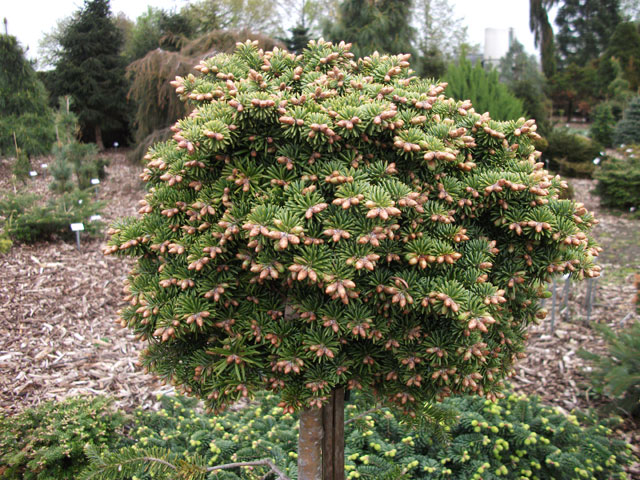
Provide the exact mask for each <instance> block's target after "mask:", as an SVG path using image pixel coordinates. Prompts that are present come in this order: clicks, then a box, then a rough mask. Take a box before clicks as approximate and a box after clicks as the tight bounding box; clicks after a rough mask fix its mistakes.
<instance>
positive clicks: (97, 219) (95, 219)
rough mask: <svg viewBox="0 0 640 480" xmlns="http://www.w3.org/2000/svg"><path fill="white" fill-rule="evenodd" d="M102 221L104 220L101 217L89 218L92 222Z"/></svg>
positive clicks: (93, 216) (92, 216)
mask: <svg viewBox="0 0 640 480" xmlns="http://www.w3.org/2000/svg"><path fill="white" fill-rule="evenodd" d="M100 220H102V217H101V216H100V215H91V216H90V217H89V221H90V222H98V221H100Z"/></svg>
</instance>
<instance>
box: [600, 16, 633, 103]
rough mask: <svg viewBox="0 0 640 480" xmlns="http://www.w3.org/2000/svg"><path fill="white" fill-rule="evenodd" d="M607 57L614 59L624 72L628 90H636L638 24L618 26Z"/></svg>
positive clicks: (612, 36) (630, 23)
mask: <svg viewBox="0 0 640 480" xmlns="http://www.w3.org/2000/svg"><path fill="white" fill-rule="evenodd" d="M606 55H607V56H608V57H615V58H616V59H617V60H618V61H619V62H620V65H621V67H622V69H623V71H624V76H625V79H626V80H627V81H628V82H629V86H630V89H631V90H633V91H637V90H638V86H639V85H640V65H639V64H638V60H640V33H639V32H638V24H636V23H633V22H623V23H620V24H618V26H617V27H616V29H615V30H614V32H613V34H612V35H611V38H609V46H608V48H607V51H606Z"/></svg>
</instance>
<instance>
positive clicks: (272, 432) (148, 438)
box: [83, 394, 632, 480]
mask: <svg viewBox="0 0 640 480" xmlns="http://www.w3.org/2000/svg"><path fill="white" fill-rule="evenodd" d="M258 397H259V398H258V400H259V404H258V403H251V404H248V405H247V406H245V407H243V408H237V409H231V410H229V411H227V412H225V413H223V414H221V415H218V416H212V415H206V414H203V413H199V411H198V410H197V409H196V408H195V407H196V405H197V403H196V401H194V400H191V399H186V398H183V397H175V398H173V397H164V398H162V399H161V401H162V405H163V408H162V409H161V410H160V411H159V412H145V411H141V410H139V411H137V412H136V414H135V426H134V427H133V428H132V429H131V431H130V432H129V436H130V437H131V438H133V439H135V441H136V443H135V444H134V445H133V446H130V447H125V448H123V449H120V450H115V451H113V452H112V453H106V454H104V455H103V456H101V457H96V459H95V461H94V462H93V463H92V466H91V467H90V469H89V470H88V471H86V472H85V475H84V476H83V478H86V479H93V480H98V479H116V478H122V479H124V478H137V479H139V480H143V479H149V478H151V476H149V474H148V473H146V472H147V469H148V468H150V462H149V461H148V459H147V461H144V460H143V459H144V457H157V458H160V459H164V460H166V461H169V462H171V463H172V464H180V463H181V462H187V463H192V464H193V465H194V467H193V472H194V476H193V477H192V478H215V479H225V480H226V479H236V480H237V479H259V478H264V475H265V473H266V472H267V469H266V468H263V467H243V468H237V469H232V470H223V471H218V472H217V473H215V472H211V473H209V474H208V476H207V474H202V473H201V474H200V475H201V476H197V475H196V473H197V472H198V468H197V467H196V465H200V468H206V467H207V466H212V465H220V464H226V463H231V462H243V461H251V460H255V459H258V458H270V459H272V460H273V461H274V463H275V464H276V465H277V466H278V467H279V468H280V469H281V470H282V471H283V472H286V474H287V475H288V476H289V477H290V478H296V476H297V466H296V458H297V453H296V441H297V436H298V422H297V419H296V417H295V416H293V415H291V414H289V413H284V412H283V409H282V408H281V407H278V406H277V401H278V400H277V398H276V397H275V396H274V395H271V394H269V395H263V394H261V395H259V396H258ZM361 403H362V404H364V402H360V399H359V398H356V399H355V401H354V402H353V403H351V404H348V405H347V407H346V418H347V423H346V427H345V438H346V449H345V450H346V451H345V456H346V465H345V469H346V472H347V477H348V478H349V479H352V478H362V479H376V480H384V479H389V480H391V479H393V480H397V479H429V480H434V479H476V480H479V479H483V480H491V479H497V478H507V479H527V478H531V479H536V478H537V479H552V478H556V479H572V478H575V479H581V478H587V479H622V478H626V475H625V473H624V471H623V466H624V465H625V464H628V463H629V462H630V460H631V458H632V457H631V451H630V446H629V445H627V444H625V442H624V441H622V440H620V439H617V438H615V437H612V436H611V434H612V430H611V428H610V427H611V426H613V425H615V424H616V423H617V422H619V420H617V419H607V420H596V419H595V418H594V417H590V416H586V415H582V416H577V415H564V414H562V413H560V412H559V411H558V410H556V409H554V408H552V407H548V406H545V405H543V404H541V403H539V401H538V400H537V399H536V398H527V397H525V396H519V395H516V394H510V395H508V396H507V397H506V398H505V399H503V400H500V401H498V402H497V403H493V402H491V401H489V400H485V399H482V398H479V397H471V396H463V397H457V398H449V399H446V400H445V401H444V402H443V404H442V407H443V408H446V409H449V410H453V411H456V412H457V415H458V419H459V420H458V422H457V423H456V424H455V426H453V427H451V428H448V427H447V430H448V436H449V438H448V439H447V440H444V441H443V440H442V439H441V438H439V437H438V436H434V434H433V430H432V429H429V428H426V429H425V428H418V429H416V428H412V427H411V426H409V425H407V424H404V423H401V421H400V418H401V417H399V416H398V414H397V413H396V414H394V413H392V412H391V411H390V410H387V409H380V410H377V411H374V412H372V411H370V410H366V409H365V407H361V406H360V404H361ZM160 466H162V465H160ZM172 473H173V474H174V476H175V472H172V471H171V470H168V471H165V473H163V472H162V469H158V470H155V471H154V475H153V478H154V479H161V478H167V479H168V478H174V477H172Z"/></svg>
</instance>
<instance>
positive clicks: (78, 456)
mask: <svg viewBox="0 0 640 480" xmlns="http://www.w3.org/2000/svg"><path fill="white" fill-rule="evenodd" d="M110 404H111V401H110V400H108V399H105V398H101V397H97V398H92V399H89V398H74V399H68V400H65V401H63V402H47V403H44V404H42V405H40V406H38V407H37V408H34V409H29V410H25V411H24V412H22V413H20V414H17V415H14V416H6V417H0V478H2V479H5V480H31V479H33V480H67V479H68V480H71V479H75V478H77V475H78V473H79V472H80V471H81V470H82V469H83V468H84V467H85V466H86V465H87V463H88V460H87V458H86V456H85V453H84V448H85V445H87V444H90V445H94V446H96V447H98V448H114V447H117V446H121V445H123V444H124V443H123V437H122V427H123V425H124V423H125V417H124V415H123V414H122V413H118V412H114V411H113V410H112V409H111V407H110Z"/></svg>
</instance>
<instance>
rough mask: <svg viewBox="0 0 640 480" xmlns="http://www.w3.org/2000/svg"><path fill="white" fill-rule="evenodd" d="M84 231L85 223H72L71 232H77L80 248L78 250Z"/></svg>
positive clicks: (77, 242)
mask: <svg viewBox="0 0 640 480" xmlns="http://www.w3.org/2000/svg"><path fill="white" fill-rule="evenodd" d="M83 230H84V223H72V224H71V231H72V232H76V245H77V246H78V250H80V232H82V231H83Z"/></svg>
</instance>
